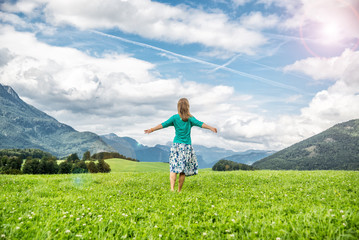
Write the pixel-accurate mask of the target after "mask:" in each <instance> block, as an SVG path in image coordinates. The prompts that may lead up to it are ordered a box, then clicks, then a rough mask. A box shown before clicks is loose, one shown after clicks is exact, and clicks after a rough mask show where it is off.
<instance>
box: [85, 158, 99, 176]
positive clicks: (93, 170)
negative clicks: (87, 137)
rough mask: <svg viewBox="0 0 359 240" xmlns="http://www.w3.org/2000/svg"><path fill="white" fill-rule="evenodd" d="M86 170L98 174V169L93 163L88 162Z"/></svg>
mask: <svg viewBox="0 0 359 240" xmlns="http://www.w3.org/2000/svg"><path fill="white" fill-rule="evenodd" d="M87 169H88V171H89V172H90V173H98V168H97V166H96V164H95V162H94V161H90V162H89V163H88V164H87Z"/></svg>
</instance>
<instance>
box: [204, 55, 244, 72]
mask: <svg viewBox="0 0 359 240" xmlns="http://www.w3.org/2000/svg"><path fill="white" fill-rule="evenodd" d="M238 57H239V54H238V55H236V56H234V57H233V58H231V59H230V60H229V61H228V62H226V63H225V64H223V65H220V66H218V67H216V68H215V69H212V70H211V71H208V72H210V73H212V72H215V71H217V70H218V69H221V68H223V67H226V66H228V65H229V64H231V63H232V62H234V61H235V60H236V59H237V58H238Z"/></svg>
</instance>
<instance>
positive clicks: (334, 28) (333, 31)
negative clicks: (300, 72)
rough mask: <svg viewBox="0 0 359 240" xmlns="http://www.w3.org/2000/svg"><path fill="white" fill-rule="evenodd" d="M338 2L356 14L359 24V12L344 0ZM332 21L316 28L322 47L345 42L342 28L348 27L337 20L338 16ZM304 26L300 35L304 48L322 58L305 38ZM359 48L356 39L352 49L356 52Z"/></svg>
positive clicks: (358, 42)
mask: <svg viewBox="0 0 359 240" xmlns="http://www.w3.org/2000/svg"><path fill="white" fill-rule="evenodd" d="M336 1H338V2H342V3H345V5H346V6H347V7H348V8H349V9H350V11H351V12H352V14H354V16H355V19H356V20H357V23H359V13H358V11H357V10H356V9H355V8H354V7H353V6H352V5H350V4H349V3H347V2H346V1H344V0H336ZM332 17H333V19H332V21H331V20H329V21H326V22H324V23H322V24H320V26H319V27H316V28H315V29H314V30H315V31H316V34H317V36H316V37H317V39H316V40H319V41H320V44H321V45H327V46H328V45H330V46H333V45H338V44H339V43H340V41H341V40H343V36H342V35H343V31H342V28H345V27H346V26H345V25H344V24H343V22H340V19H339V20H338V19H335V17H336V16H332ZM303 32H304V31H303V26H302V25H301V26H300V28H299V34H300V38H301V42H302V44H303V46H304V48H305V49H306V50H307V51H308V52H309V53H310V54H311V55H313V56H314V57H321V56H320V55H319V54H318V53H317V52H316V51H314V50H313V49H312V48H311V47H310V46H309V45H308V43H307V40H306V38H305V36H304V35H305V34H304V33H303ZM358 46H359V38H356V40H355V43H354V44H353V45H352V46H351V47H350V49H351V50H352V51H355V50H356V49H357V48H358Z"/></svg>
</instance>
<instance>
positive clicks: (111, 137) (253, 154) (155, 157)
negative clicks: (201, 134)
mask: <svg viewBox="0 0 359 240" xmlns="http://www.w3.org/2000/svg"><path fill="white" fill-rule="evenodd" d="M101 138H102V140H103V141H104V142H106V143H107V144H109V145H110V146H112V147H113V148H114V149H115V150H116V151H118V152H119V153H121V154H123V155H125V156H127V157H131V158H136V159H138V160H140V161H141V162H168V159H169V156H170V149H171V143H169V144H167V145H160V144H158V145H156V146H154V147H148V146H145V145H142V144H140V143H138V142H137V141H136V140H135V139H133V138H130V137H119V136H117V135H116V134H114V133H110V134H106V135H102V136H101ZM193 148H194V150H195V152H196V156H197V160H198V165H199V167H200V168H211V167H212V166H213V165H214V164H215V163H216V162H218V161H219V160H220V159H227V160H233V161H236V162H238V163H246V164H252V163H253V162H255V161H256V160H259V159H261V158H264V157H266V156H268V155H269V154H271V153H273V152H271V151H257V150H249V151H246V152H234V151H231V150H227V149H223V148H218V147H211V148H208V147H205V146H202V145H193ZM229 155H231V156H229ZM227 156H229V157H227Z"/></svg>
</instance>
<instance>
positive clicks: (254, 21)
mask: <svg viewBox="0 0 359 240" xmlns="http://www.w3.org/2000/svg"><path fill="white" fill-rule="evenodd" d="M240 22H241V23H242V24H243V26H245V27H247V28H250V29H258V30H261V29H267V28H274V27H276V26H277V25H278V23H279V18H278V16H277V15H274V14H271V15H268V16H263V14H262V13H261V12H250V13H249V14H243V15H242V16H241V18H240Z"/></svg>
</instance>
